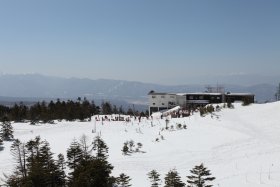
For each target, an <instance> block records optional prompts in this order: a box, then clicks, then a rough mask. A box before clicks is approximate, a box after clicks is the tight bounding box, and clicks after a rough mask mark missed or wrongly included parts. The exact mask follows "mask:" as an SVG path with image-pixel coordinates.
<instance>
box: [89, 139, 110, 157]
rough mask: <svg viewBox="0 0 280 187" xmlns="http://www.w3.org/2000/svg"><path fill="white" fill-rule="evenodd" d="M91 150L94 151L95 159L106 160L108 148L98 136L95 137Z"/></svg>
mask: <svg viewBox="0 0 280 187" xmlns="http://www.w3.org/2000/svg"><path fill="white" fill-rule="evenodd" d="M92 144H93V150H95V151H96V158H97V159H103V160H106V159H107V158H108V147H107V145H106V143H105V142H104V141H103V140H102V139H101V137H100V136H96V137H95V139H94V141H93V143H92Z"/></svg>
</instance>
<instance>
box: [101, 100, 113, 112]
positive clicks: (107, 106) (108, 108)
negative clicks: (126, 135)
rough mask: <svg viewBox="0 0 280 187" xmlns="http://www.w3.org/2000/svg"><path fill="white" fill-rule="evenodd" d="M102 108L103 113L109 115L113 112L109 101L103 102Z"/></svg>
mask: <svg viewBox="0 0 280 187" xmlns="http://www.w3.org/2000/svg"><path fill="white" fill-rule="evenodd" d="M101 110H102V114H103V115H108V114H112V113H113V109H112V105H111V104H110V103H109V102H102V103H101Z"/></svg>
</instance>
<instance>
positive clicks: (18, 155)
mask: <svg viewBox="0 0 280 187" xmlns="http://www.w3.org/2000/svg"><path fill="white" fill-rule="evenodd" d="M11 154H12V155H13V157H14V159H15V160H16V163H17V166H16V170H17V171H18V175H20V176H21V177H22V178H23V179H25V178H26V177H27V168H26V162H27V150H26V148H25V144H24V143H22V142H20V141H19V140H18V139H15V140H14V142H13V144H12V145H11Z"/></svg>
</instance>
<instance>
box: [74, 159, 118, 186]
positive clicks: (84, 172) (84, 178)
mask: <svg viewBox="0 0 280 187" xmlns="http://www.w3.org/2000/svg"><path fill="white" fill-rule="evenodd" d="M112 169H113V167H112V166H111V165H110V164H108V162H107V161H105V160H102V159H95V158H91V159H89V160H83V161H82V162H81V164H79V165H78V166H77V168H76V169H75V170H74V172H73V177H72V178H71V179H70V180H69V186H70V187H81V186H85V187H86V186H89V187H90V186H96V187H97V186H98V187H108V186H112V184H111V177H110V174H111V172H112Z"/></svg>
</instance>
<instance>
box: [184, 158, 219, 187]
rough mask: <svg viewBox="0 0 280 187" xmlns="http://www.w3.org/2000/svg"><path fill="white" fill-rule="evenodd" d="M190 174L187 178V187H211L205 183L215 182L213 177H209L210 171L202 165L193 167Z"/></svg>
mask: <svg viewBox="0 0 280 187" xmlns="http://www.w3.org/2000/svg"><path fill="white" fill-rule="evenodd" d="M190 172H191V173H192V175H191V176H187V178H188V180H187V182H188V184H189V185H188V187H211V186H212V185H210V184H207V183H208V182H211V181H213V180H215V177H211V173H210V170H208V169H207V168H206V167H204V165H203V164H200V165H198V166H195V167H194V168H193V169H192V170H190Z"/></svg>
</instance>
